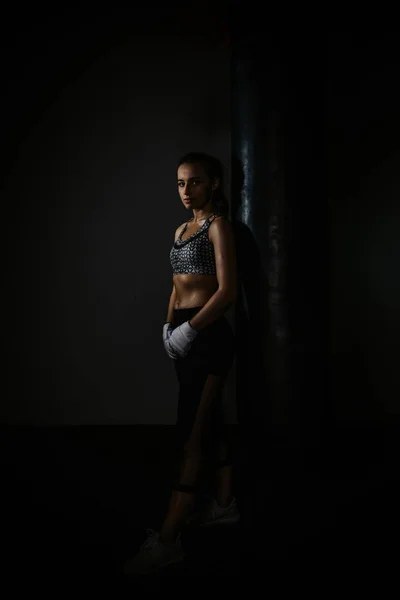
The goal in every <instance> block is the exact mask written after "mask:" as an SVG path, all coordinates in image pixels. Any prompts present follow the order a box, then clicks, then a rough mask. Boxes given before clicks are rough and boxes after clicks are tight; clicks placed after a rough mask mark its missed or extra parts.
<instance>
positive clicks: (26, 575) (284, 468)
mask: <svg viewBox="0 0 400 600" xmlns="http://www.w3.org/2000/svg"><path fill="white" fill-rule="evenodd" d="M235 432H236V430H235ZM235 432H234V433H235ZM173 434H174V431H173V427H167V426H165V427H163V426H160V427H157V426H154V427H141V426H132V427H129V426H115V427H114V426H108V427H107V426H104V427H96V426H93V427H64V428H63V427H58V428H57V427H55V428H36V429H28V428H25V429H24V428H14V429H10V428H8V429H3V431H2V459H3V460H2V463H3V467H2V484H3V485H2V488H3V492H2V496H3V509H2V515H3V528H2V529H3V532H2V545H3V549H4V550H5V552H4V556H5V560H4V559H3V575H6V576H7V577H8V578H9V579H10V580H11V581H13V582H14V583H15V584H16V585H19V584H23V583H25V584H26V583H28V582H29V583H31V584H32V585H33V583H32V582H35V585H37V584H40V585H43V584H46V585H48V584H49V583H50V582H55V584H56V585H59V584H60V582H61V583H62V584H63V585H68V584H70V583H75V582H80V583H86V584H88V585H89V586H90V585H92V584H93V585H94V584H95V585H96V586H99V585H100V586H101V587H104V586H107V585H111V586H115V585H117V584H121V585H122V586H123V587H125V586H128V588H129V587H130V588H135V589H136V588H137V589H139V588H140V587H142V589H145V590H146V591H156V590H157V589H159V586H160V585H161V586H164V587H163V589H165V585H167V584H168V581H167V579H166V578H170V577H173V578H175V577H182V576H196V577H202V578H204V577H209V576H212V577H213V578H215V577H238V576H239V577H246V576H249V575H251V580H252V581H253V580H254V581H255V576H257V575H259V576H260V577H264V578H265V577H266V576H267V575H270V576H271V577H277V573H278V572H281V571H282V572H286V573H287V572H288V569H290V570H292V569H293V568H294V567H298V568H300V569H302V571H303V575H304V573H308V572H310V574H313V577H314V575H315V566H316V565H319V566H320V567H321V568H324V569H326V568H328V570H332V572H336V573H340V572H341V571H342V570H344V569H346V568H348V567H349V566H351V567H354V565H355V564H360V565H362V566H363V568H369V567H368V565H371V566H373V567H374V568H377V567H378V565H382V564H383V563H384V564H385V566H386V568H388V569H390V565H391V564H392V563H393V564H396V561H397V560H398V558H399V554H398V534H399V530H400V527H399V523H400V522H399V506H400V503H399V499H400V494H399V490H398V489H397V487H398V484H399V463H398V457H399V454H398V448H399V442H398V439H399V437H398V429H392V430H390V429H385V431H383V430H382V429H381V430H379V431H378V430H377V429H376V428H375V429H370V428H364V429H363V430H359V429H358V430H355V429H354V428H353V429H352V428H344V429H341V430H338V431H336V432H335V434H334V438H333V439H334V440H335V442H334V443H332V444H331V450H330V451H329V452H326V451H325V452H324V453H320V454H319V451H318V450H315V449H310V450H308V451H306V450H304V449H300V448H291V449H288V448H287V447H286V449H285V448H284V447H282V446H279V444H276V445H274V444H272V445H271V446H270V450H269V453H268V458H267V459H266V460H264V461H263V460H261V459H260V460H259V464H258V465H256V464H255V463H254V461H253V462H252V463H251V464H252V466H250V463H249V461H247V460H246V459H245V458H244V453H243V452H242V453H240V452H239V453H238V455H237V456H238V458H237V462H236V467H235V474H236V475H235V480H236V494H237V498H238V503H239V505H240V508H241V514H242V519H241V522H240V523H239V524H238V525H234V526H225V527H214V528H208V529H197V530H191V531H187V532H186V533H184V535H183V544H184V547H185V549H186V551H187V560H186V561H185V563H184V564H183V565H180V566H179V567H175V568H171V569H166V570H164V572H163V573H161V574H160V575H159V576H157V577H151V578H150V577H146V578H145V579H144V578H143V577H142V578H134V580H132V579H131V580H127V579H126V578H125V577H124V576H123V572H122V567H123V563H124V561H125V560H126V559H127V558H128V557H130V556H132V555H134V554H135V552H136V551H137V550H138V548H139V546H140V545H141V543H142V541H143V540H144V538H145V536H146V528H152V529H156V530H157V528H158V527H159V526H160V523H161V521H162V518H163V515H164V511H165V507H166V505H167V502H168V498H169V493H170V487H169V486H170V481H171V477H172V470H171V469H172V462H173V458H174V451H173ZM239 448H240V445H239ZM248 580H249V577H248ZM175 585H176V584H175Z"/></svg>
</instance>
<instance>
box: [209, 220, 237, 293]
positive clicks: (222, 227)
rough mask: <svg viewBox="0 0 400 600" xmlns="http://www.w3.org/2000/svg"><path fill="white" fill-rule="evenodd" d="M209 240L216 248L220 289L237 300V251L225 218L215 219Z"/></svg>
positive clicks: (229, 226)
mask: <svg viewBox="0 0 400 600" xmlns="http://www.w3.org/2000/svg"><path fill="white" fill-rule="evenodd" d="M209 239H210V241H211V243H212V244H213V246H214V256H215V267H216V271H217V280H218V287H219V289H222V290H225V291H226V292H227V293H228V294H229V295H230V296H231V297H232V299H233V300H235V299H236V294H237V274H236V251H235V239H234V235H233V230H232V225H231V224H230V222H229V221H228V220H227V219H224V218H223V217H217V218H216V219H214V221H213V222H212V223H211V225H210V229H209Z"/></svg>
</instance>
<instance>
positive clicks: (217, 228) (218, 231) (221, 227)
mask: <svg viewBox="0 0 400 600" xmlns="http://www.w3.org/2000/svg"><path fill="white" fill-rule="evenodd" d="M231 234H232V225H231V222H230V221H229V219H228V218H227V217H224V216H222V215H218V216H217V217H215V219H213V220H212V222H211V225H210V231H209V237H210V239H211V240H213V239H215V237H221V236H231Z"/></svg>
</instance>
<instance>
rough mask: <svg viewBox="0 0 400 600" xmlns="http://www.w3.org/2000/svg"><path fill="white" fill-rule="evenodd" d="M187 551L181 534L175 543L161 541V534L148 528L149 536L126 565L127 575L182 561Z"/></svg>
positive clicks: (140, 573)
mask: <svg viewBox="0 0 400 600" xmlns="http://www.w3.org/2000/svg"><path fill="white" fill-rule="evenodd" d="M184 558H185V552H184V550H183V548H182V544H181V540H180V534H179V536H178V539H177V540H176V542H175V543H172V544H166V543H163V542H161V541H160V534H159V533H156V532H155V531H153V529H147V538H146V540H145V542H144V543H143V545H142V546H141V548H140V550H139V552H138V553H137V554H136V556H134V557H133V558H131V559H129V560H128V561H126V563H125V565H124V574H125V575H145V574H150V573H153V572H154V571H156V570H157V569H160V568H162V567H166V566H167V565H171V564H173V563H177V562H180V561H182V560H183V559H184Z"/></svg>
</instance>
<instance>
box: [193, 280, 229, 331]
mask: <svg viewBox="0 0 400 600" xmlns="http://www.w3.org/2000/svg"><path fill="white" fill-rule="evenodd" d="M234 302H235V298H234V297H233V295H232V294H228V293H226V292H224V291H223V290H217V291H216V292H215V294H213V295H212V296H211V298H210V299H209V300H208V302H207V303H206V304H205V305H204V306H203V307H202V309H201V310H199V312H198V313H196V315H195V316H194V317H193V318H192V319H190V321H189V323H190V325H191V326H192V327H193V329H195V330H196V331H200V330H201V329H203V328H204V327H207V325H210V324H211V323H213V322H214V321H216V320H217V319H218V318H219V317H221V316H222V315H223V314H224V313H225V312H226V311H227V310H228V308H229V307H230V306H231V305H232V304H234Z"/></svg>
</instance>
